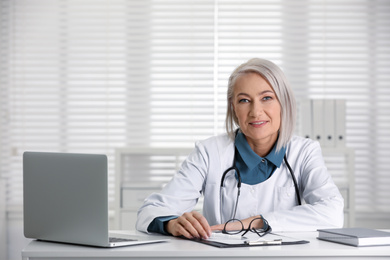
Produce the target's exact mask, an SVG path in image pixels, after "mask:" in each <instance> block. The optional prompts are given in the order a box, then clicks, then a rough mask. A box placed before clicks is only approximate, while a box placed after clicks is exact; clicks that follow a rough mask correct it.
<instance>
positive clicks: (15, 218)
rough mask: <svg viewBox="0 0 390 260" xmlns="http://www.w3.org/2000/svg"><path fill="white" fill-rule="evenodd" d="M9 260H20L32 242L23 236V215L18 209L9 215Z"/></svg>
mask: <svg viewBox="0 0 390 260" xmlns="http://www.w3.org/2000/svg"><path fill="white" fill-rule="evenodd" d="M7 222H8V223H7V240H8V241H7V242H8V243H7V245H8V250H6V251H7V255H8V258H7V259H8V260H20V259H21V258H22V256H21V251H22V249H23V248H24V247H25V246H26V245H27V244H28V243H29V242H30V241H31V239H27V238H25V237H24V234H23V213H22V210H21V209H16V210H13V211H11V212H8V214H7Z"/></svg>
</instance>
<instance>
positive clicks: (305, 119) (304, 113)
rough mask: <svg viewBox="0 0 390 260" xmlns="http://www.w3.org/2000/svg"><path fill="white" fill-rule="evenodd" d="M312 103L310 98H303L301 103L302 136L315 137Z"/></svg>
mask: <svg viewBox="0 0 390 260" xmlns="http://www.w3.org/2000/svg"><path fill="white" fill-rule="evenodd" d="M311 103H312V102H311V100H310V99H306V100H302V102H301V104H300V115H301V127H302V128H301V129H302V136H303V137H305V138H313V131H312V105H311Z"/></svg>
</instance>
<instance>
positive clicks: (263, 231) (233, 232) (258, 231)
mask: <svg viewBox="0 0 390 260" xmlns="http://www.w3.org/2000/svg"><path fill="white" fill-rule="evenodd" d="M256 220H263V227H264V226H265V227H267V228H266V229H263V228H261V229H256V228H254V227H252V224H253V222H254V221H256ZM232 224H233V225H235V226H237V225H238V226H239V227H241V229H240V228H235V229H234V230H226V228H227V226H228V225H232ZM243 231H244V233H242V235H241V236H244V235H245V234H246V233H248V232H249V231H251V232H253V233H256V234H257V235H258V236H259V237H263V236H265V235H267V234H268V233H270V232H272V228H271V226H270V225H268V222H267V220H266V219H264V218H263V217H261V216H260V217H258V218H254V219H252V221H251V222H250V223H249V226H248V228H244V224H243V223H242V222H241V220H239V219H230V220H228V221H227V222H226V223H225V225H224V227H223V230H222V233H224V234H228V235H236V234H239V233H241V232H243Z"/></svg>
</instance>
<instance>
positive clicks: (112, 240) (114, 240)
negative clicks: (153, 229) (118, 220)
mask: <svg viewBox="0 0 390 260" xmlns="http://www.w3.org/2000/svg"><path fill="white" fill-rule="evenodd" d="M109 241H110V243H118V242H127V241H137V239H131V238H119V237H110V238H109Z"/></svg>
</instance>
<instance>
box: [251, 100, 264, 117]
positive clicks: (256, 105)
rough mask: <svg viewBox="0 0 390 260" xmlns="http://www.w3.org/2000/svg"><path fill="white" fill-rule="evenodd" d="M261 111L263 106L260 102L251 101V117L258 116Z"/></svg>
mask: <svg viewBox="0 0 390 260" xmlns="http://www.w3.org/2000/svg"><path fill="white" fill-rule="evenodd" d="M262 113H263V107H262V105H261V104H260V102H253V103H252V104H251V108H250V111H249V115H250V116H252V117H258V116H260V115H261V114H262Z"/></svg>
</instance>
